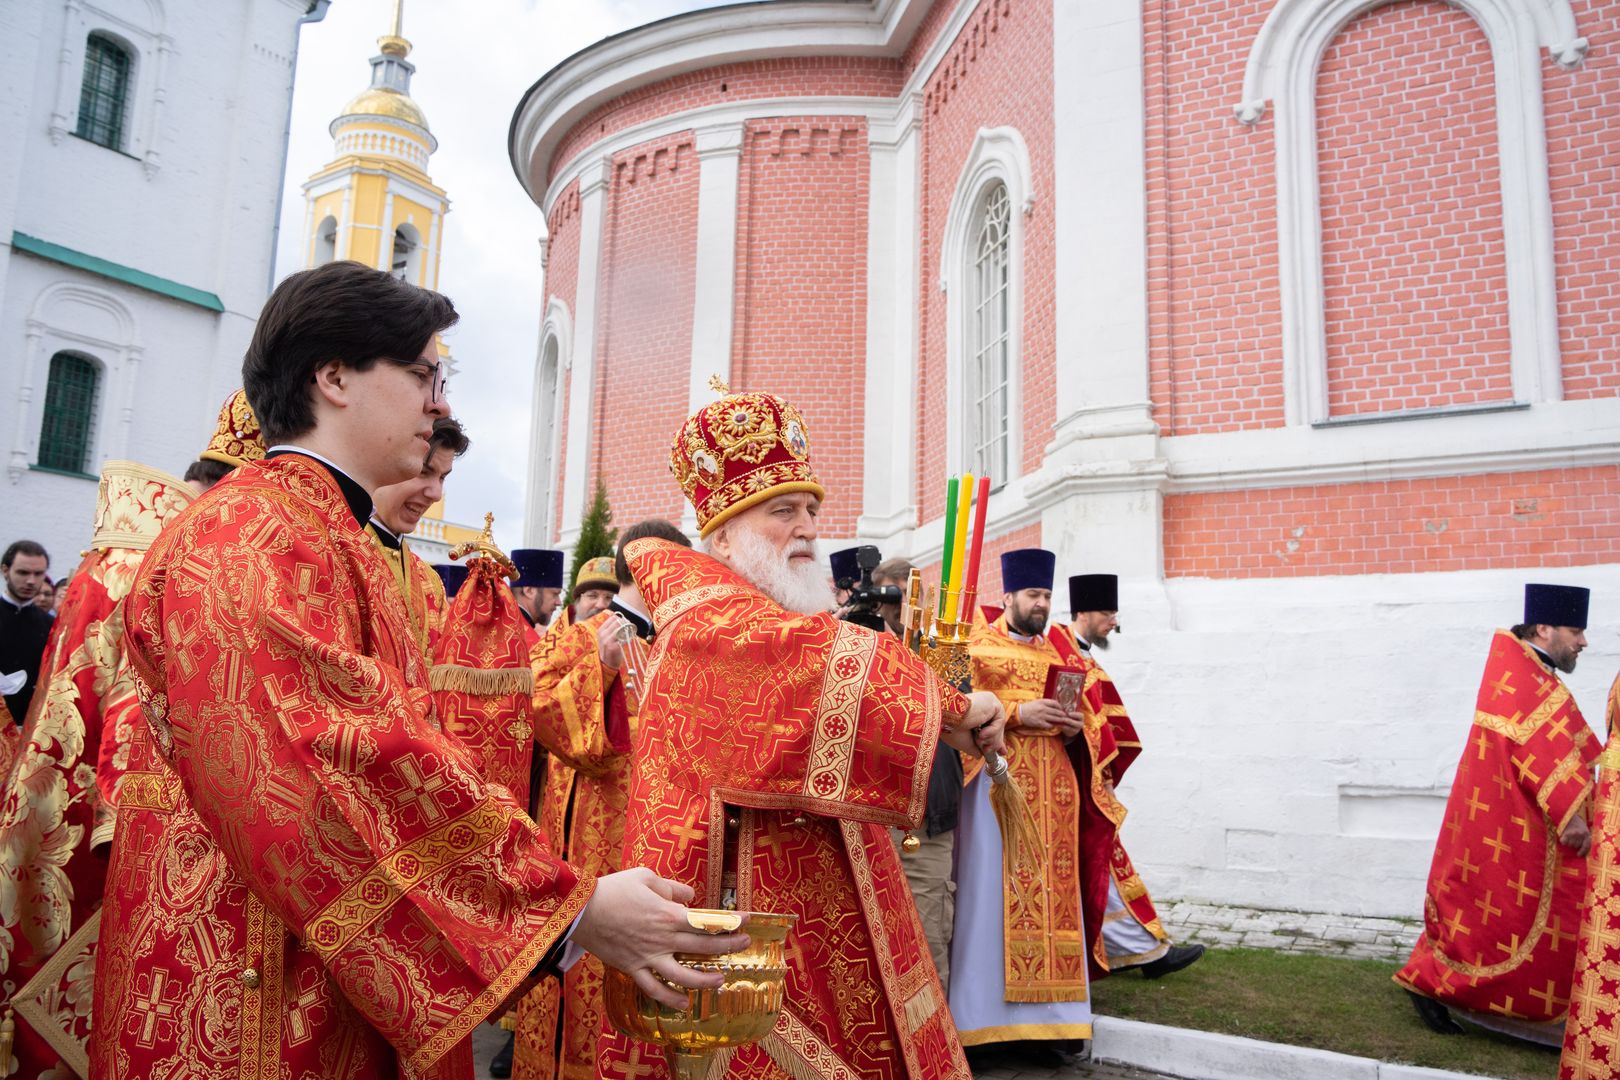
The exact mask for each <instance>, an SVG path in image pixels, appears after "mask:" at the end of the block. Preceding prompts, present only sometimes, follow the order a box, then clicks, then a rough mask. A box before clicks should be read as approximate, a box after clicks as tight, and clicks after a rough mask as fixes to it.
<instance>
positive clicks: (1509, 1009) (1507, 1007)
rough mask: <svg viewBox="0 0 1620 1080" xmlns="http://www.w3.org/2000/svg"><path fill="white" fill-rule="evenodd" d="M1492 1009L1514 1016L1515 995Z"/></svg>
mask: <svg viewBox="0 0 1620 1080" xmlns="http://www.w3.org/2000/svg"><path fill="white" fill-rule="evenodd" d="M1453 745H1455V744H1453ZM1490 1009H1491V1012H1493V1013H1501V1014H1502V1015H1503V1016H1511V1015H1512V1014H1513V995H1512V994H1509V995H1508V996H1507V997H1506V999H1504V1001H1503V1003H1502V1004H1500V1005H1492V1006H1491V1007H1490Z"/></svg>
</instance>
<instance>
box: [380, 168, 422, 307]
mask: <svg viewBox="0 0 1620 1080" xmlns="http://www.w3.org/2000/svg"><path fill="white" fill-rule="evenodd" d="M377 231H378V233H379V234H381V235H380V236H379V238H378V240H377V269H379V270H382V271H387V270H389V269H390V268H391V267H392V266H393V264H394V185H393V184H392V183H389V185H388V187H387V188H386V189H385V194H384V195H383V216H382V227H381V228H379V229H378V230H377ZM411 284H412V285H415V284H417V282H414V281H413V282H411Z"/></svg>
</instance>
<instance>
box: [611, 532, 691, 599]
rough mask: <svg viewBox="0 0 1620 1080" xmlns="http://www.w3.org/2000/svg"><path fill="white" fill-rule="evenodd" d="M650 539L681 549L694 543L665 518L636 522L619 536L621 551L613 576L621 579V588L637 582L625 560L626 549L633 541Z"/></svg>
mask: <svg viewBox="0 0 1620 1080" xmlns="http://www.w3.org/2000/svg"><path fill="white" fill-rule="evenodd" d="M648 537H652V538H655V539H658V540H668V541H669V542H670V543H672V544H679V545H681V547H691V546H692V541H691V540H689V539H687V536H686V534H685V533H683V532H681V530H680V529H679V528H677V527H676V526H675V524H674V523H673V522H669V521H665V520H664V519H663V518H648V519H647V520H646V521H638V522H636V523H635V524H634V525H632V526H630V527H629V528H628V529H626V530H624V532H622V533H620V534H619V550H618V552H617V553H616V554H615V555H614V556H613V576H614V577H616V578H618V579H619V585H620V586H621V587H622V586H625V585H629V584H630V583H632V582H633V581H635V580H636V579H635V575H633V574H631V573H630V564H629V562H627V561H626V560H625V557H624V549H625V548H627V547H629V546H630V542H631V541H632V540H646V539H647V538H648Z"/></svg>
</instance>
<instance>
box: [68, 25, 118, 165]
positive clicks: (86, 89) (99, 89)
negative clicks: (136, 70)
mask: <svg viewBox="0 0 1620 1080" xmlns="http://www.w3.org/2000/svg"><path fill="white" fill-rule="evenodd" d="M132 66H133V65H132V64H131V55H130V50H129V49H127V48H125V47H124V46H123V45H120V44H119V43H118V42H117V41H115V40H113V39H112V38H110V37H108V36H107V35H106V34H101V33H94V34H91V35H90V38H89V40H88V41H87V42H86V43H85V47H84V81H83V82H81V83H80V84H79V127H78V130H77V134H78V136H79V137H80V138H81V139H89V140H90V141H91V142H93V143H99V144H100V145H102V146H105V147H108V148H110V149H113V150H122V149H123V148H124V119H125V117H126V116H127V115H128V113H129V83H130V69H131V67H132ZM70 85H71V84H70Z"/></svg>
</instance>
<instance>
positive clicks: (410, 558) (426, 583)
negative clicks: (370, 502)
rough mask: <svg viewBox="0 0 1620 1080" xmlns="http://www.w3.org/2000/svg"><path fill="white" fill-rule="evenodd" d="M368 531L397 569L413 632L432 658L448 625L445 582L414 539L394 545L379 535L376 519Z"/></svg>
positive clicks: (386, 558)
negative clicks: (442, 629) (418, 550)
mask: <svg viewBox="0 0 1620 1080" xmlns="http://www.w3.org/2000/svg"><path fill="white" fill-rule="evenodd" d="M366 532H367V533H368V534H369V535H370V536H371V538H372V540H374V541H375V542H376V544H377V553H378V554H379V555H381V556H382V558H383V562H385V563H387V564H388V569H389V570H390V571H392V572H393V575H394V584H395V585H396V586H398V588H399V592H400V595H401V596H402V597H403V598H404V600H405V610H406V611H407V612H409V613H410V616H411V635H412V636H413V637H415V638H416V644H417V646H418V647H419V648H420V649H421V650H422V654H423V655H424V656H427V657H430V658H431V657H432V656H433V655H434V649H435V646H437V644H438V640H439V629H440V627H442V626H443V625H444V612H445V608H446V607H448V606H449V601H448V599H447V598H446V597H445V595H444V582H443V581H441V580H440V579H439V575H438V574H436V573H434V572H433V567H431V566H429V565H428V564H427V560H425V559H423V558H422V557H421V556H420V555H418V554H417V553H416V552H414V551H412V550H411V547H410V542H409V541H407V540H405V539H404V538H403V537H401V538H400V540H399V546H398V547H394V546H393V545H392V544H389V543H387V542H386V541H384V540H383V538H382V536H381V535H379V534H378V532H377V524H376V523H375V522H370V523H368V524H367V525H366Z"/></svg>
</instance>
